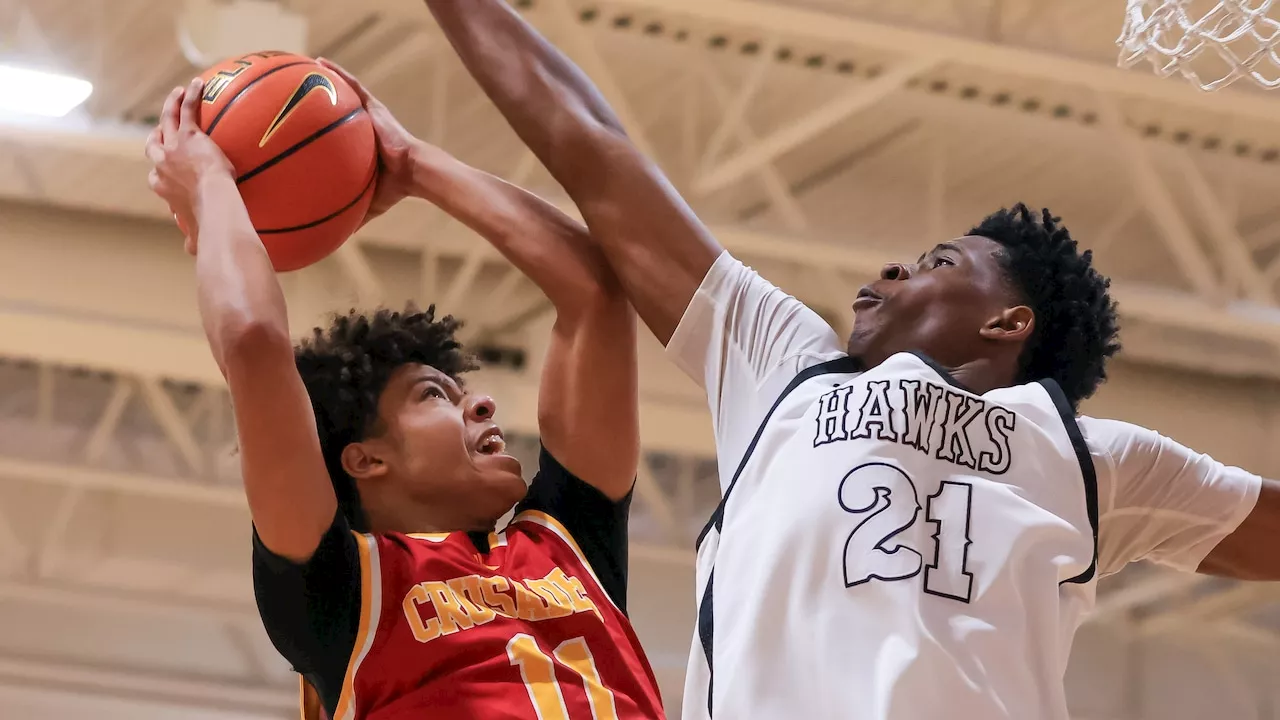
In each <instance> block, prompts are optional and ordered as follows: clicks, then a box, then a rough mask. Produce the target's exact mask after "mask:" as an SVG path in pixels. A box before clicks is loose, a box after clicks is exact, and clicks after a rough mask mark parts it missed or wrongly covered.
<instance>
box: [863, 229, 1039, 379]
mask: <svg viewBox="0 0 1280 720" xmlns="http://www.w3.org/2000/svg"><path fill="white" fill-rule="evenodd" d="M999 251H1000V245H999V244H998V243H996V242H995V241H993V240H990V239H988V238H984V237H974V236H966V237H962V238H959V239H957V240H952V241H950V242H945V243H941V244H939V245H938V246H936V247H934V248H933V249H932V250H930V251H929V252H927V253H925V254H924V255H921V256H920V258H919V259H918V260H917V261H916V262H915V263H911V264H893V265H887V266H885V268H884V269H883V270H882V271H881V274H880V279H879V280H877V281H876V282H874V283H872V284H870V285H868V286H866V287H864V288H862V290H861V291H860V292H859V293H858V297H857V299H856V300H854V303H853V309H854V313H855V317H856V319H855V320H854V326H853V332H852V334H851V335H850V336H849V348H848V350H849V354H850V355H852V356H855V357H859V358H862V360H863V361H865V362H866V363H867V365H868V366H875V365H878V364H879V363H881V362H883V361H884V360H885V359H886V358H888V357H889V356H891V355H893V354H894V353H899V352H905V351H919V352H923V353H925V354H926V355H928V356H930V357H931V358H933V359H934V360H936V361H937V362H939V363H941V364H943V365H945V366H947V367H952V368H955V367H960V366H961V365H963V364H965V363H969V362H973V361H974V360H977V359H981V358H984V357H988V356H989V354H990V353H991V352H993V351H994V350H995V348H996V345H995V344H1007V343H1001V342H1000V337H1001V334H1000V333H999V332H998V330H999V328H1000V326H1001V325H1002V324H1004V323H1007V322H1008V320H1009V318H1010V316H1011V314H1013V315H1017V314H1018V313H1019V312H1021V313H1029V310H1027V308H1025V307H1023V308H1021V310H1020V311H1015V310H1013V309H1012V308H1014V307H1016V306H1017V305H1018V303H1017V302H1016V301H1015V300H1014V298H1013V297H1012V293H1011V292H1010V290H1009V288H1008V286H1007V282H1006V280H1005V278H1004V275H1003V272H1002V270H1001V268H1000V265H999V261H998V260H997V257H996V256H997V253H998V252H999ZM1015 350H1016V348H1015Z"/></svg>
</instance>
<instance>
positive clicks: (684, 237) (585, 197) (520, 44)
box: [426, 0, 722, 344]
mask: <svg viewBox="0 0 1280 720" xmlns="http://www.w3.org/2000/svg"><path fill="white" fill-rule="evenodd" d="M426 3H427V6H428V7H429V8H430V9H431V12H432V14H433V15H435V17H436V20H437V21H438V22H439V23H440V26H441V28H442V29H443V30H444V33H445V35H446V36H447V37H448V38H449V41H450V42H451V43H452V44H453V46H454V49H455V50H457V52H458V55H459V56H460V57H461V59H462V62H463V64H464V65H466V67H467V69H468V70H469V71H470V72H471V74H472V75H473V76H474V77H475V79H476V80H477V82H479V84H480V86H481V87H482V88H483V89H484V91H485V92H486V93H487V94H488V95H489V97H490V98H491V99H492V100H493V102H494V104H496V105H497V106H498V109H499V110H500V111H501V112H502V113H503V115H505V116H506V118H507V121H508V122H509V123H510V124H511V126H512V127H513V128H514V129H515V131H516V133H517V134H519V136H520V138H521V139H522V140H523V141H524V142H525V144H526V145H528V146H529V149H530V150H532V151H533V152H534V154H536V155H537V156H538V159H539V160H541V161H542V163H543V165H545V166H546V168H547V169H548V170H549V171H550V172H551V175H552V176H553V177H554V178H555V179H556V181H557V182H559V183H560V185H561V186H562V187H564V189H565V190H566V191H567V192H568V193H569V196H570V197H571V198H573V201H574V203H576V204H577V206H578V208H579V209H580V210H581V211H582V214H583V217H584V218H585V220H586V222H587V226H588V227H590V228H591V236H592V238H593V239H594V240H595V241H596V242H597V243H599V244H600V246H601V247H602V248H603V250H604V253H605V255H606V256H607V257H608V260H609V263H610V264H611V265H612V266H613V268H614V271H615V272H616V273H617V274H618V277H619V279H620V280H621V282H622V285H623V287H624V288H625V289H626V292H627V295H628V296H629V297H630V298H631V301H632V303H633V304H634V305H635V307H636V310H637V311H638V312H639V314H640V317H641V318H642V319H643V320H644V322H645V324H647V325H648V326H649V328H650V329H651V330H652V331H653V332H654V334H655V335H657V336H658V339H659V340H661V341H662V342H663V344H666V343H667V341H668V340H669V339H670V338H671V335H672V333H673V332H674V331H675V329H676V327H677V325H678V324H679V323H680V319H681V317H682V315H683V314H684V311H685V308H686V307H687V306H688V305H689V302H690V300H691V299H692V298H693V295H694V292H695V291H696V290H697V289H698V286H699V284H700V283H701V282H702V279H703V277H704V276H705V275H706V274H707V271H708V270H709V269H710V267H711V265H712V263H713V262H715V260H716V258H717V257H718V256H719V255H720V253H721V250H722V248H721V247H720V245H719V244H718V243H717V242H716V240H715V239H714V238H713V237H712V236H711V234H710V233H709V232H708V231H707V229H706V227H705V226H703V224H702V223H701V222H700V221H699V220H698V218H697V217H696V216H695V215H694V214H693V211H692V210H691V209H690V208H689V206H688V205H687V204H686V203H685V202H684V200H683V199H682V198H681V197H680V195H679V194H678V193H677V192H676V190H675V188H673V187H672V186H671V184H670V182H669V181H668V180H667V178H666V177H665V176H664V175H663V174H662V171H661V170H660V169H659V168H658V167H657V166H656V165H654V163H653V162H651V161H650V160H649V159H648V158H646V157H644V156H643V155H642V154H641V153H640V152H639V151H638V150H637V149H636V147H635V146H634V145H632V143H631V142H630V141H629V140H628V139H627V137H626V134H625V132H624V131H623V129H622V126H621V124H620V123H619V121H618V119H617V117H615V115H614V113H613V111H612V110H611V109H610V108H609V106H608V104H607V103H606V102H605V101H604V99H603V98H602V97H601V95H600V93H599V92H598V91H597V90H596V88H595V87H594V86H593V85H592V83H591V81H590V80H589V79H588V78H587V77H586V76H585V75H584V74H583V73H582V71H581V70H579V69H578V68H577V67H576V66H575V65H574V64H573V63H572V62H570V61H569V60H568V58H566V57H565V56H564V55H563V54H561V53H560V51H558V50H557V49H556V48H554V47H553V46H552V45H550V44H549V43H547V41H546V40H545V39H544V38H542V37H541V36H540V35H539V34H538V33H537V31H535V30H534V29H533V28H532V27H530V26H529V24H528V23H526V22H525V21H524V19H523V18H521V17H520V16H519V15H518V14H517V13H516V12H515V11H514V10H513V9H512V8H510V7H509V6H508V5H507V4H506V3H505V2H503V1H502V0H466V2H459V1H458V0H426Z"/></svg>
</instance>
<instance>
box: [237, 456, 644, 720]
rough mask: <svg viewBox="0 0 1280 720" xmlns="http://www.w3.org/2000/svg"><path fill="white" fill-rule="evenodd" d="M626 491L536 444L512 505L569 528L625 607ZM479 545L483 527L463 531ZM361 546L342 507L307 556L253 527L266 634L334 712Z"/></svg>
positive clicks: (351, 634)
mask: <svg viewBox="0 0 1280 720" xmlns="http://www.w3.org/2000/svg"><path fill="white" fill-rule="evenodd" d="M630 507H631V495H630V494H628V495H627V496H626V497H625V498H623V499H622V500H621V501H619V502H616V503H615V502H613V501H612V500H610V499H609V498H608V497H607V496H606V495H605V494H604V493H602V492H600V491H599V490H597V489H596V488H594V487H592V486H591V485H589V484H587V483H586V482H585V481H583V480H581V479H579V478H578V477H577V476H575V475H574V474H573V473H571V472H569V470H567V469H565V467H564V466H563V465H561V464H560V463H559V462H558V461H557V460H556V459H555V458H554V457H553V456H552V455H551V453H549V452H547V451H546V448H543V449H542V452H541V453H540V455H539V457H538V474H537V475H536V476H535V477H534V479H533V482H532V483H531V484H530V486H529V493H528V495H526V496H525V499H524V500H522V501H521V502H520V504H519V505H517V506H516V512H517V513H518V512H520V511H521V510H538V511H541V512H544V513H546V514H548V515H550V516H551V517H553V518H555V519H556V520H557V521H559V522H560V524H561V525H564V527H565V529H566V530H568V531H569V534H570V535H572V536H573V539H574V541H575V542H577V543H578V547H579V548H581V549H582V552H583V554H584V555H586V557H587V562H588V563H590V565H591V569H592V571H594V572H595V574H596V577H598V578H599V579H600V585H601V586H602V587H603V589H604V591H605V592H606V593H608V594H609V597H610V598H611V599H612V600H613V603H614V605H616V606H618V608H619V609H620V610H622V611H623V612H624V613H625V612H626V607H627V520H628V516H629V512H630ZM466 535H467V537H468V538H469V539H470V540H471V542H472V544H474V545H475V547H476V550H477V551H479V552H481V553H487V552H488V551H489V534H488V533H484V532H468V533H466ZM360 583H361V578H360V553H359V549H358V547H357V545H356V539H355V536H354V535H352V534H351V530H350V527H349V525H348V524H347V520H346V518H345V517H343V515H342V511H341V510H338V511H336V512H335V515H334V519H333V523H332V524H331V525H330V526H329V530H328V531H327V532H325V534H324V537H323V538H321V540H320V545H319V547H317V548H316V551H315V553H314V554H313V555H312V556H311V559H310V560H308V561H307V562H305V563H295V562H293V561H291V560H289V559H287V558H283V557H280V556H279V555H276V554H275V553H273V552H271V550H270V549H269V548H267V546H265V545H263V544H262V540H261V539H260V538H259V537H258V533H257V530H256V529H255V530H254V532H253V587H254V596H255V599H256V600H257V604H258V615H259V616H260V617H261V619H262V624H263V627H264V628H265V629H266V631H267V636H268V637H269V638H270V639H271V643H272V644H273V645H274V646H275V648H276V650H278V651H279V652H280V654H281V655H283V656H284V658H285V659H286V660H288V661H289V662H290V663H291V664H292V665H293V668H294V671H295V672H297V673H299V674H301V675H302V676H303V677H305V678H306V680H307V682H309V683H310V684H311V685H312V687H313V688H314V689H315V690H316V694H317V695H318V696H319V697H320V700H321V702H322V704H323V705H324V707H325V711H326V712H327V713H329V716H330V717H332V716H333V713H334V711H335V709H336V708H337V705H338V697H339V695H341V694H342V683H343V681H344V680H345V678H346V673H347V663H348V661H349V660H350V658H351V652H352V650H353V649H354V648H355V643H356V635H357V633H358V630H359V625H360V603H361V597H360Z"/></svg>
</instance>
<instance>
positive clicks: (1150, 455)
mask: <svg viewBox="0 0 1280 720" xmlns="http://www.w3.org/2000/svg"><path fill="white" fill-rule="evenodd" d="M1079 425H1080V429H1081V430H1082V431H1083V432H1084V435H1085V438H1086V440H1087V442H1088V445H1089V447H1090V450H1091V452H1092V454H1093V458H1094V467H1095V468H1096V469H1097V471H1098V477H1099V481H1100V482H1099V490H1100V493H1099V494H1100V497H1101V500H1102V507H1101V508H1100V509H1101V523H1100V525H1101V527H1100V529H1099V538H1098V539H1099V562H1100V564H1101V567H1102V571H1103V573H1105V574H1110V573H1113V572H1117V571H1118V570H1119V569H1120V568H1121V567H1123V566H1124V564H1125V563H1129V562H1134V561H1137V560H1152V561H1154V562H1157V563H1160V564H1162V565H1167V566H1170V567H1173V568H1175V569H1178V570H1183V571H1186V572H1193V571H1198V572H1200V573H1204V574H1207V575H1219V576H1224V577H1232V578H1237V579H1240V580H1280V560H1277V558H1276V556H1275V553H1273V552H1271V551H1270V550H1271V548H1272V547H1274V545H1275V543H1276V539H1277V538H1280V484H1277V483H1276V482H1275V481H1273V480H1266V479H1263V478H1260V477H1258V476H1257V475H1254V474H1253V473H1250V472H1248V471H1246V470H1243V469H1241V468H1238V467H1232V466H1229V465H1226V464H1223V463H1221V462H1218V461H1217V460H1214V459H1213V458H1212V457H1209V456H1208V455H1205V454H1203V453H1199V452H1196V451H1194V450H1192V449H1190V448H1188V447H1186V446H1185V445H1182V444H1180V443H1178V442H1175V441H1173V440H1172V439H1170V438H1167V437H1165V436H1163V435H1161V434H1159V433H1157V432H1155V431H1154V430H1148V429H1146V428H1142V427H1138V426H1136V425H1131V424H1129V423H1125V422H1120V421H1116V420H1101V419H1097V418H1090V417H1082V418H1080V420H1079Z"/></svg>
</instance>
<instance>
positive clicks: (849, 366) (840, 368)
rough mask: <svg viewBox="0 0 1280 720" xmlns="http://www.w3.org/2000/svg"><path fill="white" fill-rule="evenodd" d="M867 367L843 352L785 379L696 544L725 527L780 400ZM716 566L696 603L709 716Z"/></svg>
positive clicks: (700, 543) (709, 714) (708, 576)
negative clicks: (728, 508) (733, 496)
mask: <svg viewBox="0 0 1280 720" xmlns="http://www.w3.org/2000/svg"><path fill="white" fill-rule="evenodd" d="M865 369H866V367H865V366H864V365H863V364H862V361H861V360H859V359H857V358H853V357H849V356H848V355H844V356H842V357H838V358H835V359H834V360H828V361H826V362H824V363H819V364H817V365H814V366H812V367H808V368H805V369H804V370H801V371H800V373H799V374H798V375H796V376H795V377H794V378H792V379H791V382H790V383H787V387H786V388H785V389H784V390H783V391H782V393H781V394H780V395H778V399H777V400H775V401H774V402H773V407H771V408H769V412H767V413H765V416H764V419H763V420H761V421H760V427H758V428H757V429H756V434H755V436H754V437H752V438H751V444H750V445H748V446H747V449H746V452H744V453H743V454H742V461H741V462H739V463H738V469H737V470H735V471H734V472H733V479H731V480H730V481H729V487H727V488H725V491H724V496H723V497H721V498H720V503H719V504H718V505H716V509H715V512H713V513H711V519H710V520H708V521H707V525H706V527H704V528H702V532H701V533H700V534H699V535H698V543H697V546H696V547H698V548H701V547H702V541H703V540H704V539H706V537H707V534H708V533H710V532H711V528H713V527H714V528H715V529H716V531H717V532H719V531H720V530H721V529H722V528H723V527H724V507H725V503H726V502H728V500H729V495H730V493H732V492H733V488H734V487H735V486H737V484H738V478H739V477H741V476H742V471H743V470H744V469H746V467H747V461H748V460H750V459H751V455H752V454H753V453H754V452H755V450H756V445H757V444H758V443H759V442H760V438H761V436H763V435H764V429H765V427H767V426H768V424H769V420H770V418H772V417H773V413H774V412H775V411H776V410H777V409H778V406H779V405H781V404H782V401H783V400H785V399H786V398H787V396H788V395H790V394H791V392H792V391H793V390H795V389H796V388H798V387H800V386H801V385H802V384H804V383H805V382H806V381H808V380H812V379H813V378H815V377H818V376H819V375H834V374H837V373H857V372H862V371H863V370H865ZM715 577H716V569H715V565H714V563H713V564H712V566H711V572H710V574H708V575H707V586H706V587H705V588H704V589H703V591H702V602H701V603H699V604H698V639H699V641H701V643H702V652H703V654H704V655H706V656H707V717H711V698H712V693H711V687H712V683H713V682H714V681H715V668H714V661H713V660H712V659H711V648H712V643H713V640H714V635H715V611H714V610H713V608H712V588H713V587H714V586H715Z"/></svg>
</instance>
